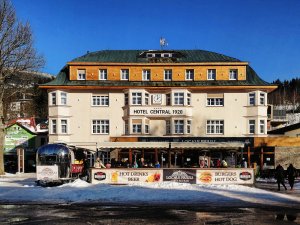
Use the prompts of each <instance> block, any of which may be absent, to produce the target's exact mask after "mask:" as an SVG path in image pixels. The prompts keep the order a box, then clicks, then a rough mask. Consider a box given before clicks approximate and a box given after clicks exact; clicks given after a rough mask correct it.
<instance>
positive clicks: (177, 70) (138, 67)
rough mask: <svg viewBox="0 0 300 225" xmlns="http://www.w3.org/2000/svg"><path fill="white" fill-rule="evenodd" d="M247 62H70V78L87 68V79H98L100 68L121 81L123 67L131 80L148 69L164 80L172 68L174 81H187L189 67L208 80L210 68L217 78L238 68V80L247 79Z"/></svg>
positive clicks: (224, 77)
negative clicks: (104, 63)
mask: <svg viewBox="0 0 300 225" xmlns="http://www.w3.org/2000/svg"><path fill="white" fill-rule="evenodd" d="M247 65H248V64H247V63H235V64H233V63H231V64H225V65H215V64H213V63H212V64H209V65H206V64H204V65H199V64H198V65H195V64H191V63H186V64H176V65H175V64H122V65H114V64H110V65H109V64H106V66H102V65H76V64H75V65H74V64H73V63H69V69H70V80H77V71H78V70H81V69H84V70H86V80H98V79H99V70H100V69H106V70H107V80H111V81H119V80H121V69H129V81H142V71H143V70H145V69H147V70H150V71H151V79H150V80H151V81H164V70H166V69H171V70H172V81H185V80H186V79H185V72H186V70H187V69H193V70H194V81H205V80H207V71H208V69H215V70H216V80H229V71H230V70H237V71H238V77H237V80H246V78H247V77H246V66H247Z"/></svg>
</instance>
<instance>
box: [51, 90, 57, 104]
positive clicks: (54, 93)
mask: <svg viewBox="0 0 300 225" xmlns="http://www.w3.org/2000/svg"><path fill="white" fill-rule="evenodd" d="M51 105H56V92H52V93H51Z"/></svg>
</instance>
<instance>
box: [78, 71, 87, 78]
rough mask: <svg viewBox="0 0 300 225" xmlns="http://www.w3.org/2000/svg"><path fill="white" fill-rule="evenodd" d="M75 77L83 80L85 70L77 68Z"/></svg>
mask: <svg viewBox="0 0 300 225" xmlns="http://www.w3.org/2000/svg"><path fill="white" fill-rule="evenodd" d="M77 79H78V80H85V79H86V71H85V70H77Z"/></svg>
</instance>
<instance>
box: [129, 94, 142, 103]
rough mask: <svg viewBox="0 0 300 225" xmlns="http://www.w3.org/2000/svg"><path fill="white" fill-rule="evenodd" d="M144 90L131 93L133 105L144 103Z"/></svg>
mask: <svg viewBox="0 0 300 225" xmlns="http://www.w3.org/2000/svg"><path fill="white" fill-rule="evenodd" d="M142 96H143V93H142V92H132V93H131V105H142Z"/></svg>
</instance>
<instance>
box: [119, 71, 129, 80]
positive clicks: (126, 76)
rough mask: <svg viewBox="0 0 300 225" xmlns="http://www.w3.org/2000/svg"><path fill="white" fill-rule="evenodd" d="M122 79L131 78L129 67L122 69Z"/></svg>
mask: <svg viewBox="0 0 300 225" xmlns="http://www.w3.org/2000/svg"><path fill="white" fill-rule="evenodd" d="M121 80H129V69H122V70H121Z"/></svg>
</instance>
